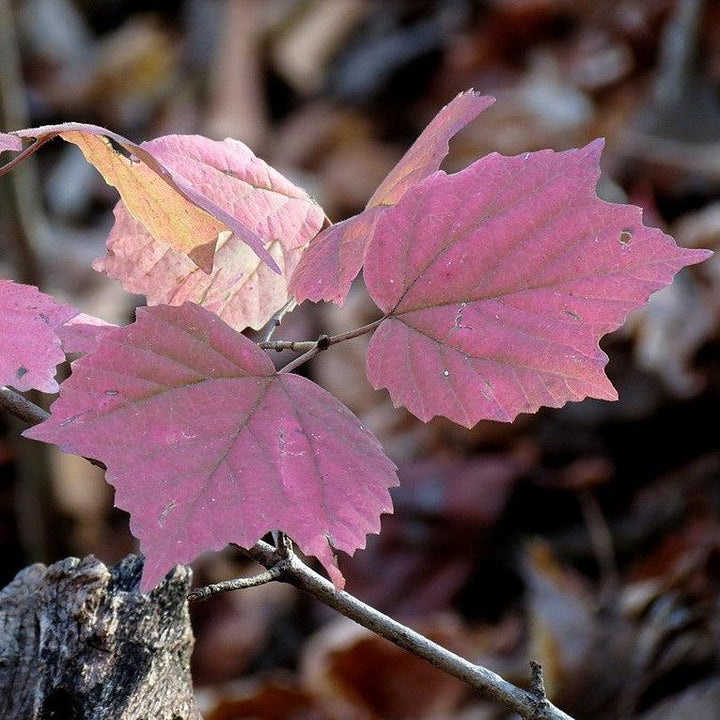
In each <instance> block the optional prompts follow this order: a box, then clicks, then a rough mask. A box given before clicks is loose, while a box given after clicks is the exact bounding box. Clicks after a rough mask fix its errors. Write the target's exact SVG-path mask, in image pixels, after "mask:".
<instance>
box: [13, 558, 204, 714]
mask: <svg viewBox="0 0 720 720" xmlns="http://www.w3.org/2000/svg"><path fill="white" fill-rule="evenodd" d="M141 572H142V559H140V558H138V557H136V556H129V557H127V558H125V559H124V560H123V561H122V562H121V563H119V564H118V565H117V566H115V567H114V568H112V569H111V570H109V569H108V568H106V567H105V565H103V564H102V563H101V562H100V561H99V560H96V559H95V558H93V557H92V556H91V557H87V558H85V559H84V560H78V559H77V558H69V559H66V560H62V561H61V562H58V563H55V564H54V565H51V566H50V567H49V568H46V567H45V566H44V565H32V566H30V567H28V568H25V569H24V570H22V571H21V572H20V573H18V575H17V576H16V577H15V579H14V580H13V581H12V582H11V583H10V584H9V585H8V586H7V587H6V588H5V589H4V590H2V591H1V592H0V717H2V718H3V719H4V720H50V719H51V718H57V719H58V720H60V719H62V720H200V718H201V716H200V714H199V712H198V711H197V708H196V706H195V702H194V699H193V692H192V681H191V678H190V655H191V653H192V647H193V635H192V630H191V628H190V620H189V615H188V604H187V599H186V598H187V594H188V591H189V587H190V570H188V569H187V568H185V567H182V566H178V567H177V568H175V570H174V571H173V572H172V573H171V574H170V575H169V576H168V577H167V578H166V579H165V580H164V581H163V582H162V584H160V585H159V586H158V587H157V588H155V589H154V590H152V591H151V592H150V593H148V594H147V595H143V594H141V593H140V591H139V589H138V585H139V581H140V574H141Z"/></svg>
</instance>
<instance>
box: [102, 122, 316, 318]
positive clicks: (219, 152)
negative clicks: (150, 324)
mask: <svg viewBox="0 0 720 720" xmlns="http://www.w3.org/2000/svg"><path fill="white" fill-rule="evenodd" d="M143 147H144V148H145V149H147V150H148V151H149V152H152V154H153V156H154V157H156V158H158V160H160V161H161V162H162V163H163V165H164V166H165V167H167V168H169V169H170V170H171V171H173V172H175V173H177V174H182V176H183V177H184V178H185V179H186V180H187V181H188V182H189V183H190V184H192V186H193V187H194V188H196V189H197V190H198V191H200V192H202V193H203V195H204V196H205V197H207V198H209V199H210V200H211V201H212V202H213V203H215V204H217V205H218V206H219V207H221V208H223V210H225V211H226V212H227V213H228V214H230V215H232V216H233V217H237V218H241V219H242V222H243V224H244V225H245V226H246V227H248V228H250V229H251V230H252V232H253V233H254V234H255V235H256V236H257V237H259V238H260V239H261V240H262V242H263V243H264V246H265V248H266V250H267V252H268V253H269V254H270V255H271V256H272V258H273V259H274V260H275V262H276V263H277V265H278V267H279V268H280V270H281V274H278V273H275V272H274V271H273V270H272V269H271V268H270V267H269V266H268V265H267V264H266V263H264V262H263V261H262V260H261V259H260V258H259V257H258V256H257V255H256V254H255V253H254V252H253V251H252V250H251V249H250V248H249V247H248V246H247V245H246V244H245V243H244V242H243V241H242V240H241V239H240V238H239V237H238V236H237V235H230V236H229V238H228V237H227V234H226V235H225V236H224V237H223V238H222V239H221V240H220V241H219V242H218V244H217V248H216V250H215V261H214V266H213V270H212V272H211V273H210V274H209V275H208V274H206V273H203V272H202V271H200V270H199V269H198V267H197V266H196V265H195V263H193V262H192V260H190V258H189V257H188V256H187V255H186V254H185V253H182V252H179V251H178V250H175V249H173V248H172V247H171V246H170V245H168V244H167V243H165V242H162V241H160V240H157V239H153V237H152V235H151V234H150V233H149V232H148V231H147V230H146V229H145V228H144V226H143V225H142V224H141V223H140V222H138V221H137V220H136V219H135V218H134V217H133V216H132V215H131V214H130V213H129V212H128V210H127V208H126V207H125V204H124V203H123V202H122V201H121V202H120V203H118V205H117V206H116V208H115V226H114V227H113V229H112V232H111V233H110V237H109V238H108V241H107V246H108V254H107V255H106V256H105V257H104V258H100V259H98V260H96V261H95V263H94V265H93V266H94V267H95V269H96V270H100V271H103V272H106V273H107V274H108V275H110V276H111V277H114V278H117V279H118V280H120V282H121V283H122V285H123V287H124V288H125V289H126V290H128V291H130V292H134V293H141V294H144V295H145V296H146V297H147V300H148V304H150V305H157V304H161V303H164V304H168V305H181V304H182V303H184V302H186V301H190V302H194V303H197V304H199V305H202V306H203V307H205V308H207V309H208V310H211V311H212V312H214V313H216V314H217V315H219V316H220V317H221V318H222V319H223V320H225V322H227V323H228V324H229V325H231V326H232V327H234V328H235V329H237V330H243V329H245V328H247V327H252V328H255V329H259V328H260V327H262V326H263V325H264V324H265V323H266V322H267V321H268V320H269V319H270V317H271V316H272V314H273V313H274V312H275V311H276V310H278V309H279V308H280V307H282V306H283V305H284V304H285V303H286V302H287V300H288V297H289V296H288V290H287V278H288V277H289V275H290V273H291V272H292V271H293V270H294V269H295V266H296V265H297V262H298V260H299V259H300V257H301V256H302V254H303V252H304V251H305V249H306V247H307V245H308V243H309V242H310V240H311V239H312V238H313V237H315V235H317V233H318V232H319V231H320V228H321V227H322V225H323V222H324V220H325V214H324V212H323V210H322V208H321V207H320V206H319V205H318V204H317V203H316V202H314V201H313V200H312V199H311V198H310V197H309V196H308V195H307V193H306V192H305V191H303V190H301V189H300V188H298V187H296V186H295V185H293V184H292V183H291V182H290V181H289V180H288V179H287V178H285V177H284V176H283V175H281V174H280V173H279V172H277V171H276V170H274V169H273V168H272V167H270V166H269V165H267V164H266V163H264V162H263V161H262V160H260V159H259V158H257V157H255V155H254V154H253V153H252V152H251V151H250V149H249V148H248V147H246V146H245V145H244V144H243V143H241V142H238V141H236V140H229V139H228V140H224V141H223V142H218V141H213V140H208V139H207V138H204V137H200V136H196V135H190V136H181V135H174V136H167V137H163V138H159V139H157V140H153V141H150V142H147V143H144V145H143Z"/></svg>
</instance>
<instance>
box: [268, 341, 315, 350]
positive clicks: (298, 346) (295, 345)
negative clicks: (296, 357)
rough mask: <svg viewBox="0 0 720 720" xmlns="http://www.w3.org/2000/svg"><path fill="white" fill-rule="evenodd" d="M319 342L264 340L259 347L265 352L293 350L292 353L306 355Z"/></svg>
mask: <svg viewBox="0 0 720 720" xmlns="http://www.w3.org/2000/svg"><path fill="white" fill-rule="evenodd" d="M316 344H317V340H263V341H262V342H259V343H258V345H259V347H261V348H262V349H263V350H276V351H277V352H281V351H283V350H291V351H292V352H300V353H304V352H307V351H308V350H310V349H311V348H314V347H315V345H316Z"/></svg>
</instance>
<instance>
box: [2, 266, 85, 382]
mask: <svg viewBox="0 0 720 720" xmlns="http://www.w3.org/2000/svg"><path fill="white" fill-rule="evenodd" d="M78 312H79V311H78V310H75V309H74V308H72V307H69V306H67V305H63V304H61V303H59V302H58V301H57V300H55V299H53V298H52V297H50V296H49V295H45V293H41V292H40V291H39V290H38V289H37V288H36V287H32V286H31V285H20V284H19V283H15V282H11V281H9V280H0V385H10V386H11V387H14V388H15V389H16V390H20V391H23V392H24V391H26V390H41V391H42V392H46V393H54V392H57V390H58V384H57V382H56V381H55V371H56V369H57V366H58V365H59V364H60V363H61V362H63V360H65V353H64V352H63V351H62V348H61V347H60V338H59V336H58V328H59V327H60V326H62V324H63V323H65V322H66V321H68V320H69V319H70V318H72V317H74V316H76V315H77V314H78Z"/></svg>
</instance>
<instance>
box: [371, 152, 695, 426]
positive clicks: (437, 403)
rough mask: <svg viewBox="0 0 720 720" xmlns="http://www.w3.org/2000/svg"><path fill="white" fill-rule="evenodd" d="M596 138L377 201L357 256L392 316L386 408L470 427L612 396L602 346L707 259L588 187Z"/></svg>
mask: <svg viewBox="0 0 720 720" xmlns="http://www.w3.org/2000/svg"><path fill="white" fill-rule="evenodd" d="M602 144H603V143H602V141H595V142H593V143H591V144H590V145H588V146H587V147H585V148H583V149H581V150H569V151H567V152H562V153H555V152H552V151H550V150H543V151H541V152H536V153H526V154H524V155H518V156H516V157H503V156H501V155H498V154H496V153H493V154H491V155H488V156H487V157H485V158H482V159H481V160H478V161H477V162H476V163H474V164H473V165H471V166H470V167H468V168H466V169H465V170H463V171H461V172H459V173H457V174H455V175H449V176H447V175H443V174H441V173H438V174H436V175H434V176H431V177H430V178H428V179H426V180H425V181H423V182H421V183H419V184H417V185H415V186H413V187H412V188H411V189H410V190H408V191H407V193H406V194H405V195H404V197H403V198H402V200H401V201H400V202H399V203H398V204H397V205H395V206H394V207H393V208H391V209H389V210H387V211H385V213H384V214H383V217H382V223H378V225H377V227H376V230H375V234H374V238H373V241H372V243H371V246H370V248H369V250H368V256H367V259H366V262H365V282H366V284H367V288H368V290H369V292H370V294H371V296H372V298H373V300H374V301H375V303H376V304H377V305H378V307H379V308H380V309H381V310H382V311H383V313H385V314H386V315H387V319H386V320H384V321H383V322H382V323H381V324H380V326H379V327H378V329H377V330H376V331H375V333H374V335H373V337H372V339H371V342H370V347H369V349H368V355H367V370H368V377H369V379H370V382H371V383H372V385H373V386H374V387H375V388H387V389H388V390H389V392H390V396H391V398H392V400H393V403H394V404H395V405H396V406H400V405H402V406H405V407H406V408H408V410H410V411H411V412H412V413H413V414H415V415H416V416H417V417H419V418H420V419H421V420H424V421H428V420H430V419H431V418H432V417H434V416H436V415H443V416H445V417H448V418H450V419H451V420H454V421H456V422H458V423H460V424H461V425H465V426H468V427H470V426H472V425H474V424H475V423H476V422H478V421H479V420H481V419H483V418H488V419H493V420H505V421H511V420H513V419H514V418H515V417H516V416H517V414H518V413H520V412H535V411H536V410H538V408H540V407H541V406H543V405H545V406H550V407H560V406H562V405H564V404H565V403H566V402H567V401H570V400H581V399H583V398H585V397H587V396H591V397H595V398H601V399H606V400H612V399H615V398H616V392H615V389H614V388H613V386H612V385H611V383H610V381H609V380H608V379H607V377H606V375H605V373H604V367H605V364H606V363H607V356H606V355H605V353H604V352H602V351H601V350H600V348H599V346H598V341H599V340H600V338H601V337H602V336H603V335H604V334H606V333H608V332H610V331H611V330H614V329H616V328H618V327H619V326H620V325H621V324H622V323H623V321H624V319H625V317H626V316H627V314H628V313H629V312H630V311H631V310H633V309H635V308H637V307H639V306H640V305H642V304H644V303H645V302H646V301H647V299H648V297H649V295H650V294H651V293H653V292H655V291H656V290H658V289H659V288H661V287H662V286H664V285H666V284H668V283H669V282H670V281H671V280H672V277H673V275H674V274H675V273H676V272H677V271H678V270H679V269H680V268H682V267H684V266H685V265H690V264H693V263H697V262H700V261H701V260H703V259H704V258H706V257H708V254H709V253H708V252H707V251H703V250H686V249H682V248H678V247H677V246H676V245H675V243H674V242H673V240H672V238H670V237H668V236H667V235H664V234H663V233H662V232H661V231H660V230H656V229H651V228H647V227H645V226H644V225H643V224H642V212H641V210H640V209H639V208H637V207H633V206H629V205H614V204H611V203H607V202H603V201H601V200H600V199H599V198H598V197H597V196H596V194H595V185H596V183H597V179H598V177H599V174H600V169H599V157H600V152H601V150H602Z"/></svg>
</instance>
